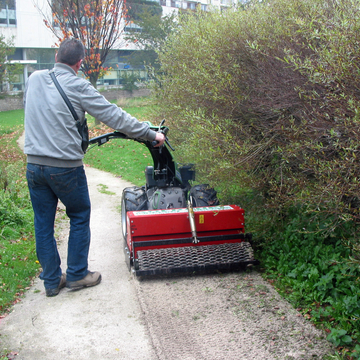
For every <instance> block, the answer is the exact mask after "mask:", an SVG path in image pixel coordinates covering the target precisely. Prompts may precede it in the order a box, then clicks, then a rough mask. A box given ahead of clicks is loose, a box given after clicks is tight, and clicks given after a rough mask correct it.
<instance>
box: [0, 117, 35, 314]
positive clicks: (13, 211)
mask: <svg viewBox="0 0 360 360" xmlns="http://www.w3.org/2000/svg"><path fill="white" fill-rule="evenodd" d="M15 114H16V116H14V124H15V125H14V127H11V121H9V112H6V114H5V116H3V113H1V112H0V123H1V124H4V123H5V121H6V124H7V125H6V128H7V129H8V131H7V132H4V133H2V134H1V135H0V173H1V178H0V314H1V313H4V312H6V311H8V309H9V308H10V307H11V305H12V304H13V303H14V302H16V301H17V300H16V299H18V298H19V297H21V296H22V295H23V293H24V291H25V290H26V289H27V288H28V287H29V285H30V284H31V281H32V279H33V278H34V276H36V274H37V273H38V272H39V268H40V266H39V263H38V261H37V258H36V251H35V238H34V229H33V212H32V207H31V203H30V199H29V194H28V190H27V184H26V178H25V156H24V155H23V154H22V152H21V151H20V149H19V148H18V145H17V143H16V139H17V138H18V137H19V136H20V134H21V133H22V129H23V128H22V125H19V122H20V118H21V116H22V115H21V114H22V113H21V111H17V112H15ZM3 120H5V121H4V122H3Z"/></svg>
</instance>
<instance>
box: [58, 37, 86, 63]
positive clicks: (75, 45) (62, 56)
mask: <svg viewBox="0 0 360 360" xmlns="http://www.w3.org/2000/svg"><path fill="white" fill-rule="evenodd" d="M84 57H85V48H84V45H83V44H82V43H81V41H80V40H77V39H74V38H69V39H65V40H63V41H62V43H61V44H60V47H59V50H58V52H57V62H60V63H64V64H67V65H75V64H76V63H77V62H78V61H79V60H81V59H83V58H84Z"/></svg>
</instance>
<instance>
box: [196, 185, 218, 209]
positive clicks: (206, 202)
mask: <svg viewBox="0 0 360 360" xmlns="http://www.w3.org/2000/svg"><path fill="white" fill-rule="evenodd" d="M190 196H191V198H192V206H193V207H198V206H214V205H219V199H218V198H217V196H216V191H215V190H214V189H213V188H210V187H209V185H208V184H201V185H196V186H193V187H192V188H191V189H190Z"/></svg>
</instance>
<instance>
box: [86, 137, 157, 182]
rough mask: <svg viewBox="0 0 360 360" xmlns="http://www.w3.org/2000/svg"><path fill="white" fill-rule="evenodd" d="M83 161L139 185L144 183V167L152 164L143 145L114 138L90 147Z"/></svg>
mask: <svg viewBox="0 0 360 360" xmlns="http://www.w3.org/2000/svg"><path fill="white" fill-rule="evenodd" d="M84 162H85V163H86V164H88V165H90V166H92V167H95V168H97V169H99V170H103V171H108V172H111V173H112V174H114V175H116V176H118V177H121V178H122V179H124V180H127V181H130V182H131V183H133V184H134V185H138V186H141V185H144V183H145V180H144V179H145V177H144V169H145V167H146V166H147V165H152V158H151V155H150V153H149V151H148V150H147V148H146V147H145V146H144V145H142V144H139V143H136V142H134V141H133V140H121V139H114V140H112V142H109V143H107V144H104V145H102V146H100V147H95V148H93V149H91V150H90V151H89V152H88V153H87V154H86V155H85V158H84Z"/></svg>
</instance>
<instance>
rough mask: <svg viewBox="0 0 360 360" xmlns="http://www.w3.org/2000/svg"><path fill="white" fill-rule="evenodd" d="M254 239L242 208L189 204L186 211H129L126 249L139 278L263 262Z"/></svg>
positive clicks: (237, 266) (221, 269)
mask: <svg viewBox="0 0 360 360" xmlns="http://www.w3.org/2000/svg"><path fill="white" fill-rule="evenodd" d="M192 214H193V215H194V216H193V215H192ZM191 219H193V222H192V221H191ZM250 237H251V235H250V234H245V233H244V210H243V209H241V208H240V207H239V206H236V205H226V206H213V207H199V208H192V207H191V206H189V204H188V207H187V208H180V209H169V210H144V211H129V212H128V213H127V240H126V242H127V247H126V250H125V251H126V255H127V259H128V264H129V266H130V263H133V265H134V271H135V273H136V275H139V276H143V275H155V274H164V273H165V274H168V273H182V272H203V271H209V270H218V271H224V270H235V269H238V268H243V267H244V266H247V265H249V264H256V263H257V261H256V260H255V259H254V257H253V252H252V248H251V246H250V243H249V242H248V240H250Z"/></svg>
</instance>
